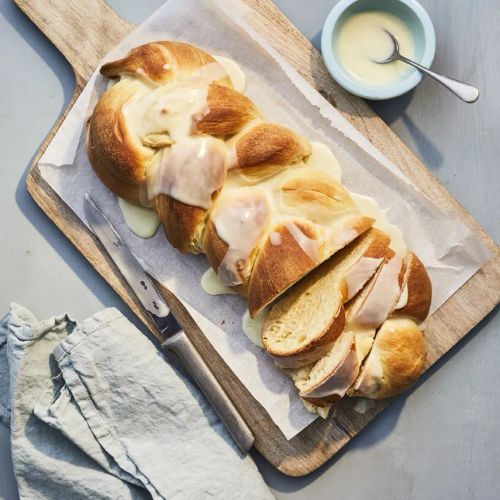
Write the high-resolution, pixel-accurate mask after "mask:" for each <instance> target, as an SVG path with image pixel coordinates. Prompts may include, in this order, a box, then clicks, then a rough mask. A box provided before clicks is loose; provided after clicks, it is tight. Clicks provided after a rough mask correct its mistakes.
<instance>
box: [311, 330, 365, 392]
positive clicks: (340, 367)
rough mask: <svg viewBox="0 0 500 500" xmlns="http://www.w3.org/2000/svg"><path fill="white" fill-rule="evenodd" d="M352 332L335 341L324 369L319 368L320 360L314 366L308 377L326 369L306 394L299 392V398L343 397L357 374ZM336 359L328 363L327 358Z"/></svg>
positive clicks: (343, 334) (357, 367)
mask: <svg viewBox="0 0 500 500" xmlns="http://www.w3.org/2000/svg"><path fill="white" fill-rule="evenodd" d="M352 342H353V335H352V332H343V333H342V334H341V336H340V337H339V339H338V340H337V341H336V343H335V345H334V347H333V348H332V350H331V351H330V352H329V353H328V354H327V356H326V357H325V358H322V359H325V365H326V366H325V367H322V366H321V363H322V360H320V361H319V362H318V363H316V365H314V367H313V369H312V370H311V373H310V375H309V376H310V377H314V376H315V375H316V374H315V372H316V371H318V368H319V371H320V372H321V370H322V369H323V370H324V369H325V368H326V373H323V374H322V375H323V379H322V380H321V379H320V381H319V383H318V384H317V385H315V386H314V387H313V388H311V389H310V390H308V391H307V392H302V391H301V396H303V397H310V398H323V397H327V396H333V395H337V396H339V397H343V396H344V395H345V393H346V392H347V390H348V389H349V387H351V385H352V384H353V383H354V381H355V379H356V376H357V374H358V369H359V366H358V360H357V356H356V352H355V350H354V349H352ZM330 356H331V357H333V358H336V359H334V360H333V362H332V361H330V360H329V359H328V358H329V357H330Z"/></svg>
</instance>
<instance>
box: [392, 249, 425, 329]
mask: <svg viewBox="0 0 500 500" xmlns="http://www.w3.org/2000/svg"><path fill="white" fill-rule="evenodd" d="M405 263H406V268H407V271H406V273H405V279H404V283H403V288H404V287H405V286H406V287H407V289H408V300H407V302H406V305H405V306H404V307H402V308H401V309H396V310H395V311H394V313H393V315H394V316H408V317H411V318H415V319H416V320H417V321H418V322H422V321H424V320H425V318H427V315H428V314H429V309H430V307H431V302H432V283H431V280H430V278H429V275H428V274H427V270H426V269H425V267H424V265H423V264H422V262H421V261H420V259H419V258H418V257H417V256H416V255H415V254H414V253H413V252H410V253H409V254H408V256H407V257H406V259H405Z"/></svg>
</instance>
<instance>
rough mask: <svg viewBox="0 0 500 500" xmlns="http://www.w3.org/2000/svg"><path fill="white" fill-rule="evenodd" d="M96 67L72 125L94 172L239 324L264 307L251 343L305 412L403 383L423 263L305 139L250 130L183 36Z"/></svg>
mask: <svg viewBox="0 0 500 500" xmlns="http://www.w3.org/2000/svg"><path fill="white" fill-rule="evenodd" d="M101 73H102V74H103V75H105V76H107V77H109V78H111V79H113V82H114V83H113V84H112V85H111V86H110V87H108V89H107V90H106V92H104V94H103V95H102V96H101V97H100V99H99V101H98V103H97V105H96V107H95V109H94V111H93V114H92V116H91V118H90V119H89V121H88V124H87V148H88V156H89V159H90V162H91V165H92V167H93V168H94V170H95V172H96V173H97V175H98V176H99V178H100V179H101V180H102V182H103V183H104V184H105V185H106V186H107V187H108V188H109V189H110V190H111V191H112V192H113V193H115V194H116V195H118V196H119V197H121V198H124V199H126V200H128V201H130V202H132V203H135V204H137V205H143V206H150V207H152V208H153V209H154V211H155V212H156V213H157V214H158V216H159V218H160V220H161V223H162V225H163V228H164V230H165V234H166V237H167V239H168V240H169V242H170V243H171V244H172V245H173V246H174V247H175V248H177V249H179V250H180V251H182V252H190V253H195V254H196V253H204V254H206V256H207V258H208V261H209V263H210V265H211V266H212V268H213V269H214V270H215V271H216V272H217V274H218V276H219V278H220V279H221V280H222V281H223V282H224V283H225V284H226V285H228V286H231V287H234V288H235V289H236V290H237V291H238V293H241V294H242V295H244V296H246V298H247V302H248V308H249V312H250V314H251V315H252V316H255V315H256V314H257V313H258V312H260V311H262V310H263V309H264V308H265V307H266V306H268V305H269V304H271V303H272V304H273V305H272V307H271V308H270V309H269V311H268V312H267V313H266V315H265V319H264V323H263V325H262V330H261V333H262V340H263V343H264V346H265V348H266V350H267V351H268V352H269V354H270V355H271V356H272V357H273V359H274V360H275V361H276V363H277V364H278V365H280V366H282V367H285V368H291V369H292V370H290V373H291V375H292V377H293V379H294V381H295V384H296V386H297V388H298V389H299V391H300V394H301V396H302V397H303V399H304V401H305V402H306V404H309V403H312V404H313V405H315V406H314V407H312V409H313V410H314V411H318V408H319V406H323V407H326V408H329V406H330V405H331V404H332V403H333V402H335V401H336V400H338V399H339V398H340V397H343V396H344V395H345V394H347V395H352V394H354V395H363V396H367V397H373V398H377V397H385V396H387V395H393V394H396V393H397V392H400V391H401V390H403V389H404V388H406V387H407V386H408V385H409V384H411V383H412V382H413V381H414V380H415V379H416V377H418V375H419V374H420V373H421V371H422V370H423V367H424V362H425V347H424V344H423V338H422V334H421V332H420V330H419V329H418V327H417V325H416V323H415V321H418V322H420V321H423V320H424V319H425V317H426V316H427V313H428V311H429V307H430V300H431V285H430V281H429V279H428V276H427V273H426V271H425V268H424V267H423V266H422V264H421V263H420V261H419V260H418V258H417V257H416V256H415V255H414V254H413V253H411V252H409V253H407V254H406V255H405V254H404V250H403V253H401V251H400V252H399V253H398V252H396V253H395V252H394V251H393V249H391V248H390V242H391V238H390V237H389V236H388V235H387V234H386V233H385V232H383V231H380V230H379V229H376V228H373V227H372V226H373V225H374V223H375V220H374V219H373V218H370V217H366V216H364V215H363V214H362V213H361V212H360V210H359V208H358V206H357V205H356V203H355V202H354V200H353V198H352V196H351V195H350V194H349V193H348V191H347V190H346V189H345V188H344V187H343V186H342V185H341V184H340V181H339V179H338V178H336V176H335V172H334V171H333V170H332V168H331V164H329V161H330V160H329V159H328V158H326V159H325V157H324V156H323V158H322V157H321V153H322V151H321V145H316V144H311V143H309V142H308V141H307V140H306V139H304V138H303V137H300V136H299V135H297V134H296V133H294V132H293V131H291V130H290V129H288V128H287V127H284V126H282V125H279V124H274V123H269V122H266V121H265V119H264V118H263V116H262V115H261V113H260V112H259V110H258V109H257V107H256V106H255V104H254V103H253V102H252V101H251V100H250V99H249V98H248V97H246V96H244V95H243V94H242V93H240V92H239V91H237V90H236V89H234V88H233V83H232V80H231V78H230V77H229V74H228V73H227V71H226V69H225V68H224V66H223V65H221V64H220V63H219V62H218V61H217V60H216V59H214V58H213V57H212V56H211V55H209V54H207V53H206V52H204V51H203V50H201V49H199V48H196V47H193V46H191V45H188V44H185V43H180V42H166V41H165V42H154V43H149V44H146V45H143V46H140V47H137V48H135V49H133V50H132V51H131V52H130V53H129V54H128V55H127V56H126V57H125V58H123V59H120V60H118V61H114V62H111V63H108V64H105V65H103V66H102V68H101ZM323 154H324V151H323ZM317 158H320V160H321V158H322V159H323V161H317ZM360 236H361V237H360ZM334 254H335V257H334V258H333V259H330V257H332V256H333V255H334ZM321 264H322V265H321ZM313 270H315V271H314V272H312V273H311V271H313ZM306 275H307V278H305V279H302V278H304V277H305V276H306ZM297 282H299V283H298V284H297V286H294V287H292V285H294V284H295V283H297ZM285 292H286V293H285ZM282 294H285V295H284V297H283V298H281V299H280V300H277V298H278V297H280V296H281V295H282ZM390 315H392V316H399V317H400V318H399V319H398V320H396V319H390V320H388V321H389V322H388V323H386V320H387V318H388V317H389V316H390ZM407 317H409V318H412V319H408V318H407ZM414 320H415V321H414ZM394 332H396V334H397V333H398V332H401V335H393V333H394ZM398 339H399V340H398ZM374 360H375V361H374ZM379 360H382V361H379Z"/></svg>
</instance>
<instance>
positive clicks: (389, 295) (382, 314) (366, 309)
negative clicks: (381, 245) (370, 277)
mask: <svg viewBox="0 0 500 500" xmlns="http://www.w3.org/2000/svg"><path fill="white" fill-rule="evenodd" d="M402 265H403V259H402V258H401V257H400V256H399V255H394V257H392V259H391V260H390V261H389V262H387V263H386V264H384V265H383V266H382V268H381V270H380V273H379V275H378V277H377V278H376V281H375V283H374V285H373V288H372V290H371V291H370V293H369V294H368V296H367V297H366V299H365V301H364V303H363V304H362V306H361V307H360V309H359V310H358V311H357V313H356V314H355V317H354V318H352V319H351V321H352V322H355V323H356V324H359V325H362V326H365V327H375V328H376V327H378V326H380V325H381V324H382V323H383V322H384V321H385V320H386V319H387V317H388V316H389V314H390V312H391V311H392V309H393V307H394V305H395V303H396V301H397V300H398V297H399V294H400V291H401V290H400V287H399V273H400V271H401V266H402Z"/></svg>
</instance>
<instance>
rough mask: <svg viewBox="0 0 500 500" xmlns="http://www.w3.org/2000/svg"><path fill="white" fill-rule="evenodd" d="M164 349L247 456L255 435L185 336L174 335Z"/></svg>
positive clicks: (183, 334)
mask: <svg viewBox="0 0 500 500" xmlns="http://www.w3.org/2000/svg"><path fill="white" fill-rule="evenodd" d="M161 346H162V348H163V349H168V350H169V351H172V352H173V353H175V354H176V355H177V356H178V357H179V359H180V360H181V361H182V363H183V364H184V365H185V367H186V369H187V371H188V372H189V373H190V375H191V376H192V377H193V379H194V380H195V382H196V384H197V385H198V387H199V388H200V389H201V390H202V392H203V394H205V396H206V398H207V400H208V402H209V403H210V405H211V406H212V408H213V409H214V410H215V412H216V413H217V415H219V418H220V419H221V421H222V423H223V424H224V425H225V426H226V429H227V430H228V432H229V434H231V436H232V437H233V439H234V441H235V442H236V444H237V445H238V447H239V449H240V450H241V451H242V452H243V453H244V454H246V453H248V451H249V450H250V448H251V447H252V445H253V442H254V436H253V434H252V431H251V430H250V429H249V427H248V425H247V424H246V422H245V421H244V420H243V418H242V417H241V415H240V414H239V412H238V410H237V409H236V407H235V406H234V405H233V403H232V401H231V400H230V399H229V397H228V395H227V394H226V393H225V392H224V389H223V388H222V387H221V385H220V384H219V382H218V381H217V379H216V378H215V376H214V375H213V373H212V372H211V371H210V369H209V368H208V366H207V364H206V363H205V361H204V359H203V358H202V357H201V356H200V353H199V352H198V351H197V350H196V348H195V347H194V345H193V344H192V343H191V341H190V340H189V338H188V336H187V335H186V333H185V332H184V331H182V330H181V331H179V332H177V333H175V334H174V335H172V336H171V337H169V338H167V340H165V341H164V342H163V343H162V345H161Z"/></svg>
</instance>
